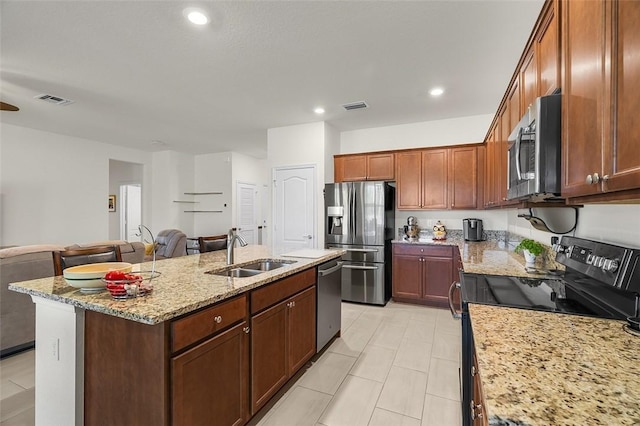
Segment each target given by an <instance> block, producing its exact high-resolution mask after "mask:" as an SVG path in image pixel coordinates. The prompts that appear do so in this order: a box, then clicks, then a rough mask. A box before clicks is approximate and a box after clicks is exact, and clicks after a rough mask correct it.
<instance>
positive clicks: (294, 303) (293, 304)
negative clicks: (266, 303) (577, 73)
mask: <svg viewBox="0 0 640 426" xmlns="http://www.w3.org/2000/svg"><path fill="white" fill-rule="evenodd" d="M287 306H288V307H290V308H293V307H294V306H296V302H295V301H294V302H289V303H287Z"/></svg>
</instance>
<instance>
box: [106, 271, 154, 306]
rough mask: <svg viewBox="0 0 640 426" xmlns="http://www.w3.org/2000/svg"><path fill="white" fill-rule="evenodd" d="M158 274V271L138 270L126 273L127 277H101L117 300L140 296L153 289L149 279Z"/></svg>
mask: <svg viewBox="0 0 640 426" xmlns="http://www.w3.org/2000/svg"><path fill="white" fill-rule="evenodd" d="M158 275H160V272H157V271H155V272H150V271H140V272H131V273H129V274H127V278H125V279H121V280H114V279H107V278H106V277H105V278H103V279H102V281H103V283H104V285H105V286H106V288H107V290H108V291H109V293H110V294H111V297H113V298H114V299H117V300H123V299H130V298H134V297H142V296H146V295H147V294H149V293H151V292H152V291H153V284H152V283H151V281H152V280H153V279H154V278H156V277H157V276H158Z"/></svg>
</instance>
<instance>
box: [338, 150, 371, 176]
mask: <svg viewBox="0 0 640 426" xmlns="http://www.w3.org/2000/svg"><path fill="white" fill-rule="evenodd" d="M342 179H343V180H344V181H345V182H349V181H358V180H366V179H367V156H366V155H349V156H346V157H342Z"/></svg>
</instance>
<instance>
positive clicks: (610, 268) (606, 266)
mask: <svg viewBox="0 0 640 426" xmlns="http://www.w3.org/2000/svg"><path fill="white" fill-rule="evenodd" d="M619 266H620V264H619V263H618V261H617V260H616V259H604V262H603V264H602V270H603V271H605V272H615V271H617V270H618V267H619Z"/></svg>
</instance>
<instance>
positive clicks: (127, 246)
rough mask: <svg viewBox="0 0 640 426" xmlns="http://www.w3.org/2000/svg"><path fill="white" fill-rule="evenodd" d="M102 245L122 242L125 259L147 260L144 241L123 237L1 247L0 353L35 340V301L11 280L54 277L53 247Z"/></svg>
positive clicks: (20, 348)
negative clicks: (84, 242)
mask: <svg viewBox="0 0 640 426" xmlns="http://www.w3.org/2000/svg"><path fill="white" fill-rule="evenodd" d="M102 245H118V246H119V247H120V251H121V253H122V260H123V261H124V262H129V263H141V262H143V261H144V244H142V243H140V242H127V241H120V240H115V241H113V240H112V241H97V242H93V243H90V244H74V245H71V246H66V247H64V246H60V245H54V244H41V245H30V246H17V247H9V248H4V249H0V357H5V356H8V355H11V354H14V353H17V352H20V351H22V350H26V349H30V348H33V346H34V343H35V305H34V303H33V302H32V301H31V297H30V296H28V295H26V294H22V293H16V292H15V291H10V290H9V289H8V286H9V284H11V283H14V282H20V281H28V280H35V279H38V278H45V277H52V276H53V275H54V273H53V255H52V254H51V253H52V252H53V251H57V250H70V249H77V248H86V247H95V246H102Z"/></svg>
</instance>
